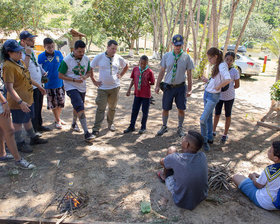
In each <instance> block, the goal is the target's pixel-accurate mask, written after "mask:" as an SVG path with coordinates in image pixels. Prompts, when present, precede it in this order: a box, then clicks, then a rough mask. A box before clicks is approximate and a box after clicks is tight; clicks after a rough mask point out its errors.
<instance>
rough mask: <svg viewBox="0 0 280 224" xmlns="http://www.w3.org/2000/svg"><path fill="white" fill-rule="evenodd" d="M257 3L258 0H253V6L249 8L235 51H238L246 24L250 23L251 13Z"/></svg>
mask: <svg viewBox="0 0 280 224" xmlns="http://www.w3.org/2000/svg"><path fill="white" fill-rule="evenodd" d="M255 5H256V0H252V4H251V6H250V9H249V11H248V14H247V16H246V19H245V21H244V24H243V27H242V29H241V32H240V34H239V37H238V39H237V41H236V44H235V49H234V53H236V52H237V49H238V46H239V44H240V42H241V38H242V36H243V34H244V31H245V28H246V26H247V23H248V21H249V18H250V15H251V13H252V11H253V9H254V7H255Z"/></svg>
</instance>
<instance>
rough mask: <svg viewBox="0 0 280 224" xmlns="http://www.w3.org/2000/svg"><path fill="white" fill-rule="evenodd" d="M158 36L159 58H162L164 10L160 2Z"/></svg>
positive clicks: (163, 50)
mask: <svg viewBox="0 0 280 224" xmlns="http://www.w3.org/2000/svg"><path fill="white" fill-rule="evenodd" d="M159 36H160V44H159V45H160V58H161V57H162V54H163V53H164V52H165V49H164V9H163V2H162V1H160V30H159Z"/></svg>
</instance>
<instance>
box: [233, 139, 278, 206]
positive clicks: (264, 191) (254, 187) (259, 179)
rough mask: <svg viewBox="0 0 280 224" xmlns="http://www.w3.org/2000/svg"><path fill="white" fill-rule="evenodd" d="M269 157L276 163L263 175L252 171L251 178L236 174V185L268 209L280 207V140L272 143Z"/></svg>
mask: <svg viewBox="0 0 280 224" xmlns="http://www.w3.org/2000/svg"><path fill="white" fill-rule="evenodd" d="M267 157H268V158H269V159H270V160H271V161H273V162H274V164H272V165H269V166H267V167H266V168H265V169H264V171H263V172H262V173H261V175H259V174H257V173H250V174H249V178H246V177H245V176H243V175H239V174H237V175H234V176H233V178H232V180H233V182H234V183H235V185H236V186H237V187H238V188H239V189H240V190H241V191H242V192H243V193H244V194H245V195H246V196H247V197H248V198H249V199H250V200H251V201H252V202H253V203H254V204H255V205H257V206H258V207H260V208H263V209H266V210H276V209H280V141H275V142H273V143H272V146H271V148H270V149H269V150H268V152H267Z"/></svg>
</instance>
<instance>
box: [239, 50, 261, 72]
mask: <svg viewBox="0 0 280 224" xmlns="http://www.w3.org/2000/svg"><path fill="white" fill-rule="evenodd" d="M235 65H236V67H237V69H238V71H239V74H240V75H241V74H244V76H245V77H250V76H252V75H258V74H259V73H260V72H261V65H260V64H259V63H258V62H256V61H254V60H253V59H252V58H249V57H247V56H244V55H240V54H236V59H235Z"/></svg>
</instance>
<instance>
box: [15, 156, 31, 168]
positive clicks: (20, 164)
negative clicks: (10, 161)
mask: <svg viewBox="0 0 280 224" xmlns="http://www.w3.org/2000/svg"><path fill="white" fill-rule="evenodd" d="M15 164H16V165H17V166H18V167H20V168H22V169H27V170H30V169H34V168H35V167H36V166H35V165H33V164H32V163H30V162H28V161H26V160H25V159H24V158H21V159H20V160H19V161H16V162H15Z"/></svg>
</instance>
